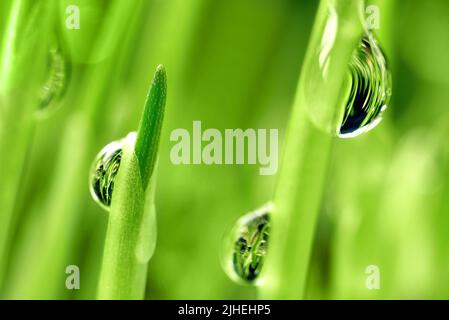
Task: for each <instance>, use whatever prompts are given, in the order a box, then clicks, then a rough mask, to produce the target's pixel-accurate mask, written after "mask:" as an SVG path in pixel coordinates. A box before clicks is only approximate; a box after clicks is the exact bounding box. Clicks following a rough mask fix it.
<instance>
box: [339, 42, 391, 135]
mask: <svg viewBox="0 0 449 320" xmlns="http://www.w3.org/2000/svg"><path fill="white" fill-rule="evenodd" d="M349 71H350V90H349V96H348V100H347V103H346V107H345V111H344V115H343V119H342V122H341V125H340V128H339V129H338V133H337V134H338V136H339V137H340V138H353V137H356V136H358V135H360V134H362V133H364V132H367V131H369V130H371V129H372V128H374V127H375V126H376V125H377V124H379V122H380V121H381V120H382V114H383V112H384V111H385V110H386V108H387V107H388V104H389V102H390V97H391V74H390V72H389V70H388V68H387V62H386V58H385V55H384V53H383V52H382V49H381V48H380V46H379V45H378V43H377V41H376V40H375V39H374V36H373V35H372V33H367V34H365V35H364V37H363V38H362V41H361V42H360V44H359V47H358V48H357V49H356V51H355V52H354V54H353V56H352V58H351V62H350V65H349Z"/></svg>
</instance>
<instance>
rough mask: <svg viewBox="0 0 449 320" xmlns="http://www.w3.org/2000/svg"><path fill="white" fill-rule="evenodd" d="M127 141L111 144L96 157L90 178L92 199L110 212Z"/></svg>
mask: <svg viewBox="0 0 449 320" xmlns="http://www.w3.org/2000/svg"><path fill="white" fill-rule="evenodd" d="M124 141H125V139H122V140H118V141H114V142H111V143H110V144H108V145H107V146H106V147H104V148H103V149H102V150H101V151H100V152H99V153H98V155H97V156H96V158H95V160H94V163H93V165H92V169H91V172H90V176H89V187H90V188H89V189H90V194H91V195H92V198H93V199H94V200H95V202H97V203H98V204H99V205H100V206H101V207H102V208H103V209H105V210H107V211H109V207H110V206H111V201H112V192H113V191H114V180H115V176H116V175H117V172H118V170H119V168H120V162H121V160H122V154H123V143H124Z"/></svg>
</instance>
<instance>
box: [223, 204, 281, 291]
mask: <svg viewBox="0 0 449 320" xmlns="http://www.w3.org/2000/svg"><path fill="white" fill-rule="evenodd" d="M272 207H273V206H272V204H271V203H270V204H267V205H265V206H264V207H262V208H260V209H258V210H256V211H253V212H250V213H248V214H246V215H244V216H243V217H241V218H240V219H239V220H237V222H236V224H235V225H234V227H233V228H232V230H231V232H230V235H229V236H228V237H227V238H226V239H225V244H224V250H223V255H222V260H223V266H224V270H225V272H226V274H227V275H228V276H229V277H230V278H231V279H232V280H234V281H236V282H238V283H246V284H252V283H255V282H256V280H257V278H258V276H259V275H260V272H261V270H262V266H263V264H264V261H265V255H266V253H267V245H268V237H269V231H270V217H269V214H270V212H271V210H272Z"/></svg>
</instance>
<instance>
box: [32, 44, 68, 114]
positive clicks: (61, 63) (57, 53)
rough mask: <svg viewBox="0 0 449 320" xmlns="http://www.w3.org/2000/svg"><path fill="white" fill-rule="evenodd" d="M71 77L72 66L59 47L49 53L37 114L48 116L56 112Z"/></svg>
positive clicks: (53, 48)
mask: <svg viewBox="0 0 449 320" xmlns="http://www.w3.org/2000/svg"><path fill="white" fill-rule="evenodd" d="M69 76H70V64H69V63H68V62H67V59H66V58H65V56H64V54H63V52H62V50H61V49H60V48H59V47H58V46H54V47H52V48H51V49H50V50H49V52H48V58H47V68H46V78H45V80H44V84H43V86H42V88H41V92H40V97H39V105H38V108H37V113H38V115H39V116H47V115H48V114H50V113H52V112H54V111H55V110H56V109H57V106H58V105H59V103H58V102H59V100H60V99H61V98H62V97H63V96H64V94H65V92H66V89H67V84H68V80H69Z"/></svg>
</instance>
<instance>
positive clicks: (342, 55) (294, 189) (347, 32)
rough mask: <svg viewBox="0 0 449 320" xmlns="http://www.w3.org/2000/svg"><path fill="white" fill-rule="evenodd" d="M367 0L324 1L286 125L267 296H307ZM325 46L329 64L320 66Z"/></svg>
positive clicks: (266, 274) (266, 269) (265, 288)
mask: <svg viewBox="0 0 449 320" xmlns="http://www.w3.org/2000/svg"><path fill="white" fill-rule="evenodd" d="M362 3H363V1H361V0H322V1H321V3H320V6H319V9H318V13H317V17H316V20H315V24H314V28H313V31H312V36H311V39H310V42H309V46H308V50H307V54H306V57H305V61H304V64H303V71H302V73H301V77H300V80H299V83H298V88H297V95H296V100H295V103H294V106H293V111H292V114H291V118H290V122H289V126H288V129H287V136H286V142H285V145H284V154H283V160H282V161H283V162H282V164H281V168H280V176H279V180H278V185H277V189H276V192H275V197H274V204H275V209H274V211H273V213H272V233H271V234H270V247H269V250H268V254H267V261H266V264H265V266H264V271H263V274H262V276H263V278H264V280H265V283H264V285H263V286H262V287H261V288H260V290H259V293H260V296H261V297H262V298H265V299H302V298H304V291H305V287H306V280H307V272H308V265H309V260H310V254H311V248H312V244H313V236H314V231H315V225H316V220H317V216H318V212H319V208H320V202H321V195H322V192H323V189H324V184H325V178H326V171H327V167H328V159H329V155H330V149H331V145H332V134H331V131H330V128H332V127H333V126H335V125H336V121H337V119H338V116H339V114H340V113H341V111H342V110H343V109H342V108H343V105H344V104H343V102H342V101H341V100H342V99H341V94H342V84H344V83H345V82H344V80H345V79H346V78H345V76H346V72H347V66H348V62H349V59H350V57H351V54H352V52H353V50H354V48H355V47H356V45H357V43H358V41H359V39H360V36H361V32H362V23H361V12H362V11H361V10H362V8H361V5H362ZM326 50H329V51H328V52H327V53H328V54H327V56H326V55H325V57H324V58H326V59H325V60H324V61H325V63H324V64H322V65H321V66H320V62H322V58H323V52H324V51H326ZM319 127H320V128H321V129H319ZM323 128H324V130H323Z"/></svg>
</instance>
